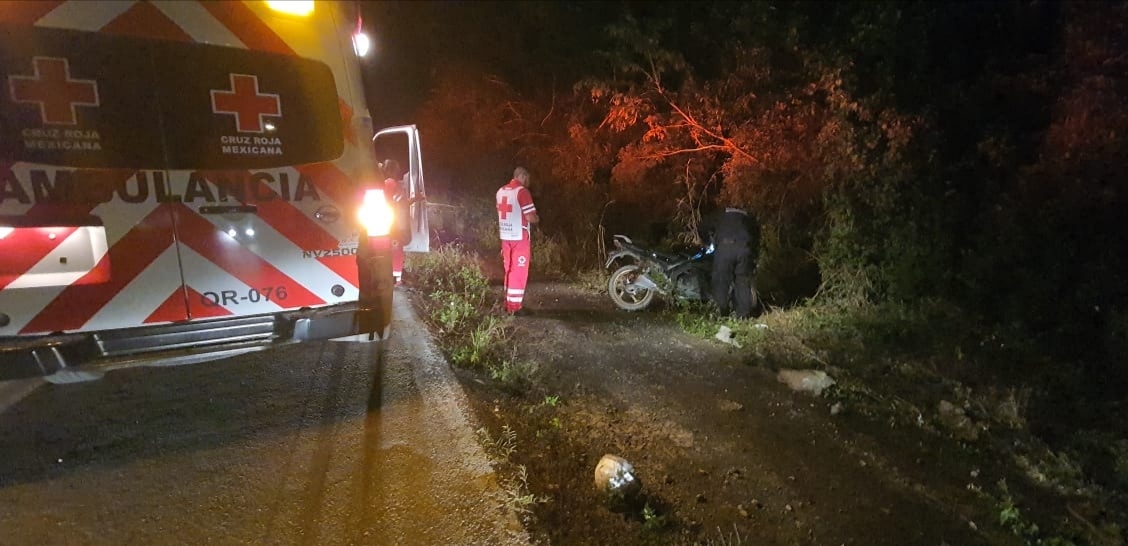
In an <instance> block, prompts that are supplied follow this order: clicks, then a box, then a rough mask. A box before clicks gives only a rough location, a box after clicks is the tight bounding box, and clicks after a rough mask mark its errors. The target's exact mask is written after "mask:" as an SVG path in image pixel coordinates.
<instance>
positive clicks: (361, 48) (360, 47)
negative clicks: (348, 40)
mask: <svg viewBox="0 0 1128 546" xmlns="http://www.w3.org/2000/svg"><path fill="white" fill-rule="evenodd" d="M371 47H372V41H371V40H369V39H368V35H367V34H365V33H363V32H357V33H356V34H353V50H355V51H356V56H357V57H364V56H365V55H368V50H369V49H370V48H371Z"/></svg>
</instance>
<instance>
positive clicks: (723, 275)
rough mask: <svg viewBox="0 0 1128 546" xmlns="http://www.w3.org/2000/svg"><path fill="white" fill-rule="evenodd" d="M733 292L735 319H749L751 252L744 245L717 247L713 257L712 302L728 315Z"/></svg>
mask: <svg viewBox="0 0 1128 546" xmlns="http://www.w3.org/2000/svg"><path fill="white" fill-rule="evenodd" d="M733 289H735V293H733V294H732V295H733V299H734V300H736V316H737V317H738V318H748V317H751V316H752V252H751V250H749V248H748V246H747V245H726V244H720V245H717V250H716V252H714V254H713V302H714V303H715V304H716V305H717V311H718V312H720V314H721V315H722V316H723V315H727V314H729V304H730V301H729V294H730V290H733Z"/></svg>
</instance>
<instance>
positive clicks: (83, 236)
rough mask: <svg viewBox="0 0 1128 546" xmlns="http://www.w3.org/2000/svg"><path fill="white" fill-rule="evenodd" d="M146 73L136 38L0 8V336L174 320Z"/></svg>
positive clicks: (153, 92)
mask: <svg viewBox="0 0 1128 546" xmlns="http://www.w3.org/2000/svg"><path fill="white" fill-rule="evenodd" d="M4 7H6V8H10V7H11V5H6V6H4ZM5 13H6V14H8V15H11V14H12V13H15V14H17V15H18V10H17V11H13V12H5ZM151 76H153V72H152V65H151V58H150V57H148V56H147V55H146V54H145V49H144V42H142V41H140V40H136V39H128V38H119V37H113V36H106V35H102V34H98V33H93V32H79V31H74V30H64V29H58V28H42V27H32V26H28V25H26V24H12V21H10V20H8V19H6V18H5V17H0V83H2V84H3V85H2V87H0V336H14V335H20V334H36V333H50V332H60V331H75V330H91V329H110V328H119V327H127V326H138V325H141V324H148V323H157V322H171V321H180V320H184V319H186V318H188V314H187V307H186V303H185V298H184V287H183V283H182V279H181V275H180V266H179V261H178V252H177V247H176V244H175V238H174V232H175V229H174V219H173V214H172V211H171V210H170V209H169V208H168V207H167V206H166V205H167V204H168V202H169V200H170V191H169V186H168V178H167V173H166V172H165V171H164V170H163V168H162V167H163V164H164V159H165V155H166V153H165V152H166V150H165V148H164V139H163V134H164V129H165V128H164V127H162V126H161V124H160V123H159V115H158V112H159V110H160V90H159V89H158V86H156V85H154V82H153V80H152V79H151Z"/></svg>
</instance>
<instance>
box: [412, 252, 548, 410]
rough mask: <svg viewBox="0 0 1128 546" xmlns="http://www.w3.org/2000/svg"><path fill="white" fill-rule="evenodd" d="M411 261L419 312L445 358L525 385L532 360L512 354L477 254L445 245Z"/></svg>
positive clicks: (530, 374) (533, 365)
mask: <svg viewBox="0 0 1128 546" xmlns="http://www.w3.org/2000/svg"><path fill="white" fill-rule="evenodd" d="M411 265H412V271H413V273H414V275H413V277H414V278H416V279H418V282H417V283H416V285H417V286H418V288H419V289H420V291H422V292H423V293H424V294H425V295H426V296H425V301H424V306H425V309H426V313H425V314H424V315H425V317H426V320H427V322H428V323H429V324H430V325H431V326H432V327H434V328H435V329H436V330H437V331H438V337H439V345H440V346H441V347H442V349H443V351H444V352H445V353H446V355H447V358H448V359H449V360H450V363H451V364H452V365H454V366H458V367H461V368H467V369H471V370H476V371H480V372H485V373H487V374H489V376H490V378H491V379H493V380H494V381H498V382H500V383H503V384H505V385H507V386H509V387H513V388H519V389H523V388H526V387H527V386H528V385H529V384H530V383H531V381H532V377H533V375H534V374H535V373H536V371H537V369H538V365H537V363H536V362H525V361H516V360H515V358H514V357H513V355H512V353H513V351H512V350H511V343H510V342H511V340H510V336H509V332H510V324H511V319H510V318H509V317H506V316H501V315H499V314H497V311H496V309H497V305H495V302H493V301H492V300H491V298H490V289H489V280H488V279H487V278H486V276H485V273H484V272H483V271H482V268H481V265H480V262H479V259H478V256H477V255H476V254H474V253H472V252H469V251H467V250H465V249H463V248H461V247H459V246H457V245H451V246H446V247H443V248H440V249H438V250H435V251H433V252H431V253H428V254H424V255H420V256H417V257H415V259H414V260H413V262H412V264H411Z"/></svg>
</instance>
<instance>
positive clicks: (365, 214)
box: [357, 190, 395, 237]
mask: <svg viewBox="0 0 1128 546" xmlns="http://www.w3.org/2000/svg"><path fill="white" fill-rule="evenodd" d="M394 217H395V215H394V214H393V213H392V207H390V206H388V200H387V199H385V198H384V190H367V191H365V192H364V204H362V205H361V206H360V210H359V211H357V218H358V219H359V220H360V223H361V224H362V225H364V229H365V230H367V231H368V235H369V236H370V237H372V236H377V235H387V234H389V233H391V231H392V219H393V218H394Z"/></svg>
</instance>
